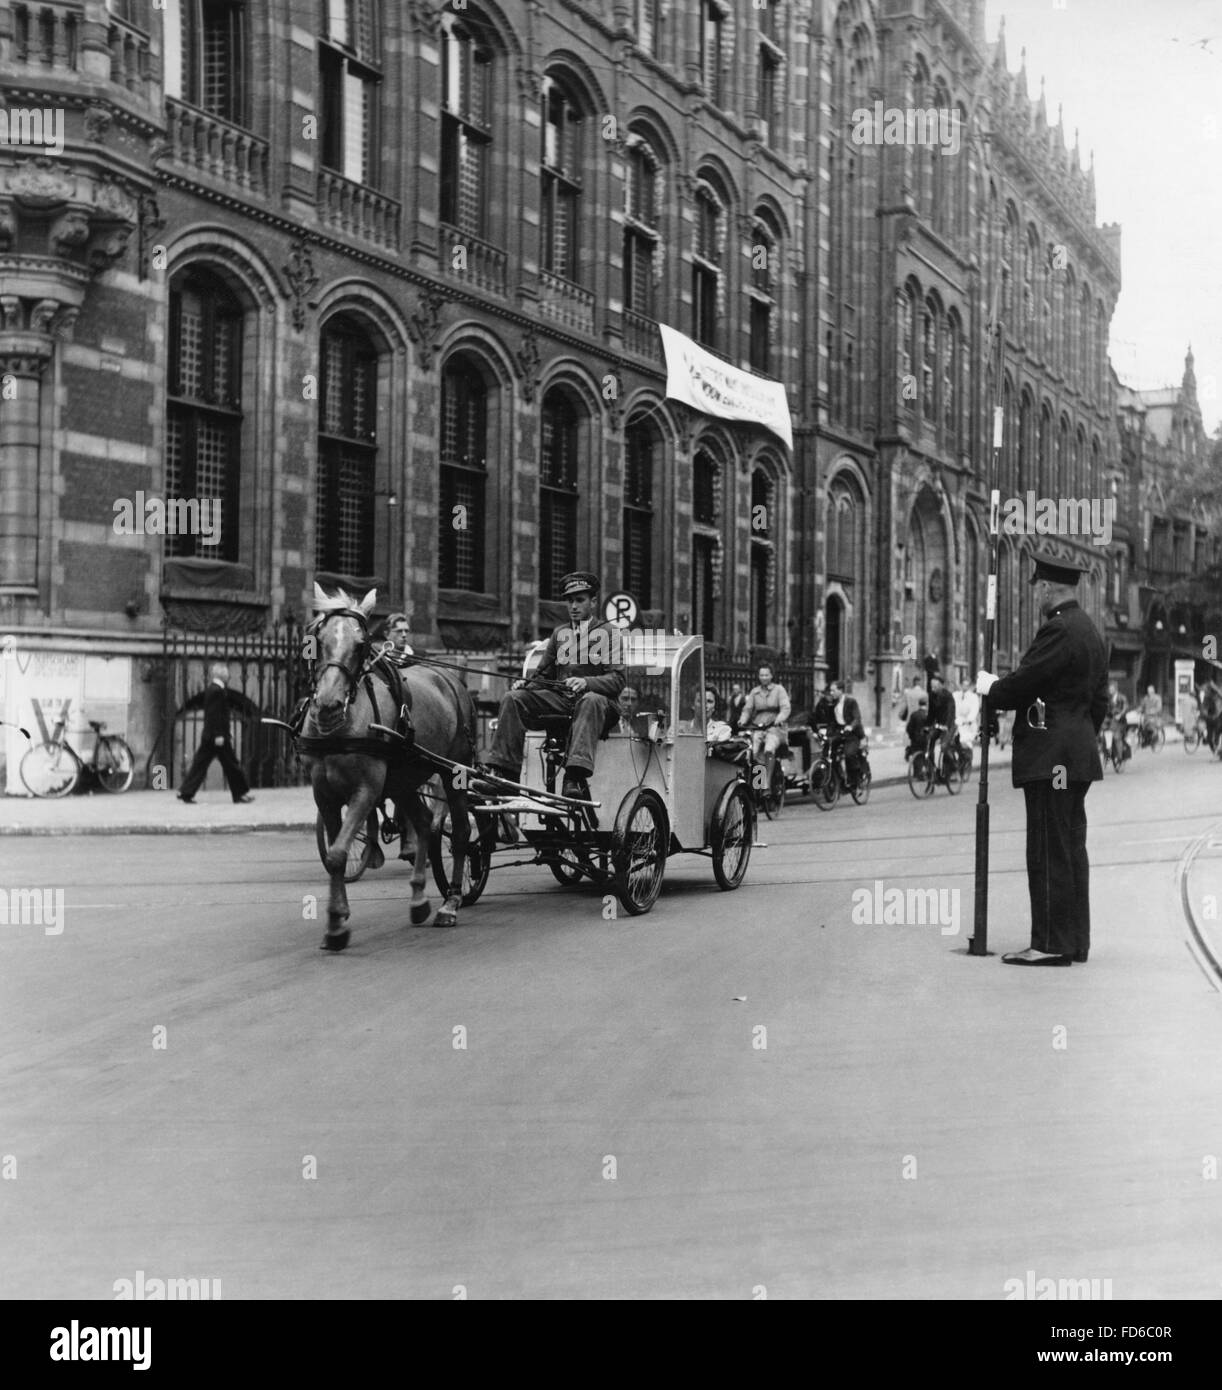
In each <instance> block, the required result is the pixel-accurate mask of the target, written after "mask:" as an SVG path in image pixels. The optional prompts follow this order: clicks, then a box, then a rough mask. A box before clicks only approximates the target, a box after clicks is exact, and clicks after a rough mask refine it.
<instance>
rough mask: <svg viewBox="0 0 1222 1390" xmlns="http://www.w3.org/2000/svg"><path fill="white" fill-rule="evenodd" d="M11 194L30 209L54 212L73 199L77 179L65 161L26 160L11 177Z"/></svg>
mask: <svg viewBox="0 0 1222 1390" xmlns="http://www.w3.org/2000/svg"><path fill="white" fill-rule="evenodd" d="M8 191H9V192H10V193H11V194H12V195H13V197H15V198H16V199H17V201H18V202H19V203H22V204H24V205H25V206H26V207H36V208H50V207H55V206H56V205H57V204H58V203H66V202H67V201H68V199H69V198H71V197H72V195H73V194H74V193H75V192H76V179H75V178H74V177H73V173H72V169H71V167H70V166H67V165H65V164H64V163H63V162H62V161H61V160H56V159H52V158H50V156H49V155H39V156H37V158H35V159H26V160H22V162H21V163H20V164H18V165H17V167H16V168H15V169H14V170H13V171H12V172H11V173H10V174H9V176H8Z"/></svg>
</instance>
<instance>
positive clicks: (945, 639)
mask: <svg viewBox="0 0 1222 1390" xmlns="http://www.w3.org/2000/svg"><path fill="white" fill-rule="evenodd" d="M950 590H951V574H950V547H949V544H948V537H947V532H946V521H945V518H944V517H943V515H942V508H941V506H940V504H939V502H938V498H937V495H936V494H935V493H934V491H933V489H932V488H929V487H924V488H922V489H921V491H920V493H919V494H918V496H917V499H916V502H915V503H914V504H913V508H912V512H911V513H910V515H909V518H908V535H907V539H906V541H905V544H904V604H903V613H904V633H905V635H910V636H913V637H915V638H916V645H917V650H918V651H919V652H920V654H921V656H922V657H923V656H924V655H925V654H926V653H927V652H933V653H934V654H935V655H936V656H937V659H938V661H939V663H944V662H946V661H947V660H949V658H950V651H951V643H950V623H949V620H948V614H949V611H950Z"/></svg>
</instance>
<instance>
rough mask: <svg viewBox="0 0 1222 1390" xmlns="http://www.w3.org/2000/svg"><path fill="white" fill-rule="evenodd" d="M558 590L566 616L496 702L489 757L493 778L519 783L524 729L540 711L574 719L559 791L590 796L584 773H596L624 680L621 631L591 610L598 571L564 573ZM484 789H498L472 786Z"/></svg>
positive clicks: (533, 725) (490, 785)
mask: <svg viewBox="0 0 1222 1390" xmlns="http://www.w3.org/2000/svg"><path fill="white" fill-rule="evenodd" d="M560 593H561V597H562V598H563V599H564V601H565V603H566V604H567V605H568V610H569V621H568V622H567V623H561V625H560V626H559V627H558V628H556V630H555V631H554V632H553V633H552V635H551V637H549V638H548V642H547V648H546V650H545V651H544V653H543V659H542V660H541V661H540V663H539V665H538V667H537V668H536V670H535V671H534V673H533V674H532V676H531V677H530V679H529V680H528V681H515V682H514V684H513V687H512V688H511V689H510V691H509V693H508V694H507V695H506V696H505V698H504V699H503V700H502V701H501V708H500V713H499V715H498V717H497V726H496V736H495V737H494V739H493V742H492V751H491V753H490V754H489V758H488V763H489V768H490V770H491V771H492V772H493V773H495V774H496V775H497V776H498V777H503V778H505V779H506V780H507V781H510V782H516V781H517V780H518V773H519V770H520V769H521V766H522V753H523V748H524V745H525V741H526V730H527V729H538V728H540V727H541V725H540V724H539V722H538V721H539V716H541V715H552V714H561V715H567V716H569V717H570V718H571V720H572V722H571V724H570V726H569V739H568V750H567V754H566V757H565V772H564V784H563V786H562V788H561V794H562V795H563V796H571V797H575V798H576V799H578V800H580V801H589V800H590V788H589V784H588V782H587V780H586V779H587V778H588V777H590V776H591V775H592V774H593V772H594V758H595V749H596V746H597V743H598V740H599V738H601V737H602V734H603V732H604V730H605V729H606V727H607V724H608V721H609V720H612V719H614V717H615V715H616V714H617V712H618V711H617V707H616V703H615V702H616V697H617V696H618V695H619V693H620V691H621V690H623V688H624V683H625V680H626V674H625V671H624V667H623V660H622V642H623V637H622V634H621V633H620V630H619V629H618V628H617V627H613V626H612V625H611V624H610V623H609V622H607V621H605V620H604V619H602V618H595V616H594V600H595V597H596V596H597V594H598V576H597V575H594V574H589V573H586V572H585V571H577V572H575V573H573V574H566V575H565V576H564V578H563V579H562V580H561V581H560ZM541 682H542V684H540V683H541ZM484 789H487V790H492V791H496V790H497V788H496V786H495V784H493V783H487V784H485V786H484V787H477V790H484Z"/></svg>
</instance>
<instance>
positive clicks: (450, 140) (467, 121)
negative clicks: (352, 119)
mask: <svg viewBox="0 0 1222 1390" xmlns="http://www.w3.org/2000/svg"><path fill="white" fill-rule="evenodd" d="M487 29H488V26H487V24H486V22H485V21H483V20H482V19H481V18H480V16H479V15H478V14H477V13H476V12H475V10H474V9H473V8H464V10H463V12H462V14H461V15H459V14H450V13H444V14H443V15H442V20H441V104H442V112H441V220H442V221H443V222H445V223H447V224H448V225H449V226H451V227H455V228H457V230H458V231H460V232H466V233H467V234H468V235H470V236H477V237H483V236H486V235H487V230H488V225H487V224H488V201H489V180H490V176H491V170H492V91H493V74H494V67H495V61H494V60H495V54H494V53H493V50H492V49H491V48H489V47H488V46H487V44H486V43H485V42H484V40H483V39H482V38H481V35H483V34H485V33H486V32H487Z"/></svg>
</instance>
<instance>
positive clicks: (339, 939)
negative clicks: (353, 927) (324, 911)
mask: <svg viewBox="0 0 1222 1390" xmlns="http://www.w3.org/2000/svg"><path fill="white" fill-rule="evenodd" d="M351 935H352V933H351V932H350V931H349V930H348V928H347V927H345V928H344V930H343V931H336V932H328V933H327V934H326V936H324V937H323V939H322V949H323V950H324V951H342V950H343V949H344V947H345V946H347V944H348V939H349V938H350V937H351Z"/></svg>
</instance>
